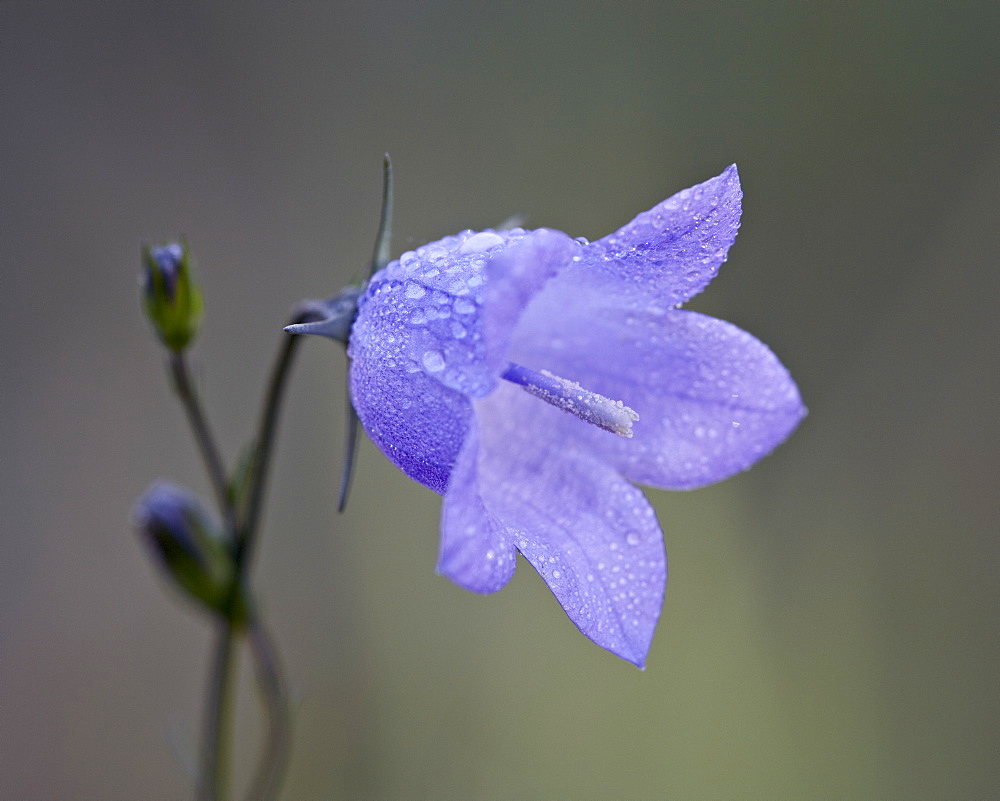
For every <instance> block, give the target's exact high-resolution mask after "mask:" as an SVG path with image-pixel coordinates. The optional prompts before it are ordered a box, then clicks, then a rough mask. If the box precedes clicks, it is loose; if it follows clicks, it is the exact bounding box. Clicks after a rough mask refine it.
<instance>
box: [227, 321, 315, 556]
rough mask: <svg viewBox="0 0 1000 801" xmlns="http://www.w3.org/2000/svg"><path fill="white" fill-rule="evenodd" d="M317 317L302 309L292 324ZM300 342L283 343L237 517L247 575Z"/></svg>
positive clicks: (290, 339) (238, 553)
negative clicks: (272, 456)
mask: <svg viewBox="0 0 1000 801" xmlns="http://www.w3.org/2000/svg"><path fill="white" fill-rule="evenodd" d="M318 317H319V315H318V314H317V312H316V311H315V310H312V309H303V310H300V311H298V312H297V313H296V314H294V315H293V317H292V320H291V323H290V324H292V325H294V324H296V323H304V322H309V321H312V320H316V319H318ZM299 339H300V337H297V336H289V337H287V338H286V339H285V341H284V343H283V344H282V346H281V349H280V350H279V352H278V357H277V359H276V360H275V363H274V367H273V368H272V370H271V379H270V381H269V383H268V387H267V393H266V395H265V398H264V407H263V409H262V411H261V415H260V423H259V426H258V429H257V439H256V445H255V447H254V455H253V463H252V467H251V473H250V479H249V480H250V487H249V491H248V492H246V493H245V495H244V497H245V498H246V504H245V508H244V509H241V510H238V513H239V516H238V518H237V521H238V522H237V539H236V560H237V566H238V568H239V569H240V570H241V571H244V572H245V569H246V565H248V564H249V563H250V561H251V560H252V558H253V546H254V544H255V540H256V536H257V527H258V525H259V524H260V513H261V507H262V504H263V500H264V489H265V487H266V485H267V475H268V468H269V467H270V461H271V449H272V447H273V446H274V437H275V434H276V433H277V429H278V413H279V412H280V411H281V402H282V400H283V399H284V394H285V384H286V379H287V377H288V372H289V370H290V369H291V367H292V362H293V361H294V358H295V352H296V350H297V349H298V343H299Z"/></svg>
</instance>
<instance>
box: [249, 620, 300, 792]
mask: <svg viewBox="0 0 1000 801" xmlns="http://www.w3.org/2000/svg"><path fill="white" fill-rule="evenodd" d="M247 637H248V639H249V641H250V651H251V652H252V654H253V657H254V661H255V662H256V668H257V670H256V676H257V687H258V690H259V691H260V694H261V697H262V700H263V702H264V706H265V708H266V709H267V718H268V735H267V741H266V743H265V744H264V753H263V756H262V758H261V762H260V765H259V766H258V768H257V773H256V775H255V776H254V780H253V783H252V784H251V787H250V792H249V794H248V795H247V798H248V799H251V800H252V801H266V799H270V798H275V797H276V796H277V792H278V788H279V787H280V786H281V780H282V778H283V777H284V775H285V768H286V767H287V766H288V755H289V751H290V749H291V722H290V710H289V708H288V695H287V693H286V691H285V687H284V679H283V678H282V674H281V669H280V667H279V665H278V657H277V650H276V649H275V647H274V643H273V641H272V640H271V638H270V636H269V635H268V633H267V631H266V629H265V628H264V626H263V624H262V623H261V621H260V618H259V617H257V616H254V617H253V618H252V619H251V621H250V626H249V628H248V629H247Z"/></svg>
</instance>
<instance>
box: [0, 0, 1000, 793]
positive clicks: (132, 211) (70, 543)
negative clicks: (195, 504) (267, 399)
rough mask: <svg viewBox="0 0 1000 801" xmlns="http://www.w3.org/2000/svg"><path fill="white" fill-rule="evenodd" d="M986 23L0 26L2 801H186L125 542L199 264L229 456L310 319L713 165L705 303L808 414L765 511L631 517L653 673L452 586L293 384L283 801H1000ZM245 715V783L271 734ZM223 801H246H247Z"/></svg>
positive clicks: (542, 608)
mask: <svg viewBox="0 0 1000 801" xmlns="http://www.w3.org/2000/svg"><path fill="white" fill-rule="evenodd" d="M998 16H1000V15H998V13H997V10H996V5H995V4H993V3H988V2H982V3H970V4H963V3H900V4H891V3H877V4H876V3H851V2H847V3H830V4H817V3H801V2H786V3H740V4H726V5H722V4H713V3H655V4H654V3H649V4H631V3H628V4H625V3H622V4H561V3H550V2H533V3H526V4H514V3H506V4H505V3H496V2H494V3H458V2H439V3H422V4H419V5H418V4H410V3H403V2H398V3H384V2H383V3H379V2H367V3H360V2H359V3H327V4H317V5H306V4H289V3H281V4H278V3H270V4H256V5H243V4H218V5H205V4H201V3H196V4H195V3H176V2H175V3H170V4H159V5H142V4H137V3H119V4H85V3H66V4H39V3H32V4H26V3H17V2H9V1H8V2H3V3H2V4H0V142H2V147H0V170H2V174H0V204H2V206H0V226H2V228H0V259H2V289H3V291H2V294H0V303H2V313H0V332H2V342H3V343H4V345H3V349H2V352H0V364H2V397H0V404H2V405H0V421H2V423H0V425H2V432H3V451H2V454H3V455H2V458H0V508H2V511H3V516H2V520H3V522H2V533H0V709H2V712H0V796H3V797H4V798H12V799H13V798H18V799H20V798H32V799H68V798H73V799H134V798H157V799H158V798H164V799H166V798H179V797H184V796H185V795H186V794H187V793H188V788H189V786H190V784H189V781H190V780H189V777H188V775H187V773H186V767H185V766H186V764H187V762H188V761H189V757H190V755H191V753H192V749H193V747H194V738H195V736H196V734H197V730H198V727H199V724H200V708H201V697H202V691H203V684H204V680H205V675H206V671H207V666H208V659H209V645H210V631H209V628H208V626H207V625H206V621H205V620H204V619H203V618H202V617H200V616H199V615H198V614H196V613H194V612H193V610H192V609H191V608H189V607H188V606H187V605H185V604H182V603H179V602H178V600H177V598H176V597H175V596H174V595H173V593H172V592H170V590H169V588H167V587H166V586H165V585H164V583H163V582H162V581H161V580H160V579H159V577H158V576H157V575H156V574H155V572H154V570H153V569H152V567H151V565H150V564H149V563H148V560H147V558H146V554H145V552H144V551H143V549H142V548H141V547H140V544H139V542H138V541H137V540H136V538H135V536H134V534H133V532H132V531H131V529H130V527H129V523H128V512H129V508H130V506H131V504H132V501H133V499H134V498H135V497H136V496H137V495H138V494H139V493H140V492H142V491H143V490H144V489H145V487H146V486H147V485H148V484H149V483H150V482H151V481H152V480H154V479H155V478H157V477H160V476H163V477H168V478H171V479H174V480H176V481H180V482H183V483H187V484H189V485H190V486H192V487H193V488H194V489H196V490H197V491H199V492H201V493H203V494H204V495H205V496H206V497H207V496H208V493H207V492H206V489H207V488H206V484H205V481H204V480H203V478H202V475H201V472H200V465H199V463H198V461H197V456H196V453H195V451H194V449H193V447H192V445H191V442H190V437H189V435H188V433H187V431H186V429H185V427H184V423H183V418H182V415H181V412H180V410H179V408H178V407H177V406H176V404H175V402H174V401H173V399H172V398H171V396H170V393H169V390H168V385H167V381H166V379H165V376H164V374H163V370H162V359H161V354H160V352H159V351H158V349H157V347H156V345H155V344H154V342H153V340H152V338H151V336H150V335H149V333H148V331H147V329H146V326H145V323H144V321H143V319H142V318H141V316H140V314H139V311H138V306H137V303H136V276H137V272H138V267H139V264H138V250H139V243H140V242H142V241H157V240H160V239H163V238H166V237H170V236H174V235H177V234H184V235H186V236H187V237H188V239H189V240H190V242H191V244H192V247H193V249H194V253H195V258H196V262H197V275H198V277H199V278H200V280H201V282H202V284H203V287H204V291H205V296H206V306H207V314H206V318H205V323H204V326H203V334H202V337H201V339H200V341H199V343H198V346H197V348H196V351H195V357H196V362H197V366H198V374H199V377H200V381H201V385H202V387H203V390H204V393H205V396H206V401H207V403H208V404H209V406H210V408H211V410H212V413H213V418H214V420H215V423H216V427H217V429H218V432H219V434H220V437H221V439H222V440H223V442H224V445H225V448H226V452H227V454H229V455H230V456H234V455H235V454H236V452H237V451H238V449H239V447H240V446H241V444H242V442H243V440H244V437H245V436H246V435H247V434H248V433H249V431H250V429H251V427H252V425H253V420H254V417H255V415H256V409H257V403H258V396H259V390H260V387H261V385H262V382H263V378H264V375H265V373H266V369H267V365H268V363H269V361H270V358H271V355H272V353H273V352H274V350H275V348H276V347H277V342H278V340H279V337H280V336H281V334H280V331H279V328H280V326H281V325H282V323H283V321H284V318H285V314H286V311H287V309H289V308H290V306H291V305H292V304H293V303H294V302H296V301H297V300H299V299H300V298H303V297H309V296H312V297H315V296H323V295H326V294H331V293H332V292H334V291H335V290H337V289H338V288H339V287H340V286H342V285H343V284H344V283H346V282H347V281H348V280H349V279H350V278H351V277H352V275H353V274H355V273H356V271H357V270H359V269H360V268H361V267H362V266H363V265H364V263H365V262H366V260H367V259H368V257H369V254H370V250H371V242H372V237H373V234H374V229H375V226H376V222H377V212H378V196H379V189H380V160H381V154H382V152H383V151H384V150H388V151H390V152H391V153H392V155H393V158H394V162H395V165H396V170H397V172H396V174H397V190H398V191H397V206H396V220H397V226H396V239H395V246H394V252H395V253H396V254H397V255H398V254H399V253H400V252H402V251H403V250H405V249H408V248H411V247H413V246H415V245H416V244H419V243H422V242H425V241H428V240H431V239H435V238H438V237H439V236H442V235H445V234H448V233H453V232H455V231H458V230H460V229H462V228H466V227H473V228H478V227H486V226H489V225H493V224H496V223H498V222H499V221H500V220H503V219H504V218H506V217H507V216H508V215H510V214H512V213H514V212H524V213H526V214H527V215H528V220H529V223H530V224H533V225H547V226H551V227H555V228H560V229H563V230H566V231H568V232H569V233H571V234H572V235H574V236H577V235H585V236H588V237H591V238H594V237H598V236H601V235H603V234H605V233H607V232H609V231H611V230H613V229H614V228H616V227H617V226H619V225H621V224H622V223H624V222H626V221H627V220H628V219H630V218H631V217H632V216H633V215H634V214H635V213H637V212H638V211H640V210H643V209H646V208H648V207H649V206H651V205H653V204H654V203H656V202H657V201H659V200H661V199H663V198H664V197H666V196H667V195H669V194H671V193H673V192H674V191H676V190H679V189H681V188H683V187H686V186H688V185H690V184H693V183H696V182H698V181H702V180H704V179H706V178H708V177H710V176H712V175H715V174H717V173H718V172H720V171H721V170H722V169H723V168H724V167H725V166H726V165H728V164H729V163H731V162H733V161H735V162H737V163H738V164H739V166H740V172H741V175H742V178H743V183H744V189H745V192H746V199H745V206H744V217H743V228H742V231H741V233H740V236H739V238H738V241H737V243H736V246H735V247H734V249H733V251H732V252H731V257H730V261H729V262H728V263H727V264H726V265H725V266H724V267H723V270H722V273H721V275H720V277H719V278H718V279H717V280H716V281H715V282H714V284H713V285H712V286H711V288H710V290H709V291H708V292H707V293H706V294H705V295H704V296H702V297H700V298H698V299H697V301H696V302H695V303H694V304H693V306H694V308H697V309H700V310H702V311H705V312H707V313H710V314H715V315H717V316H720V317H724V318H726V319H729V320H732V321H734V322H736V323H737V324H739V325H741V326H742V327H744V328H747V329H748V330H750V331H752V332H753V333H755V334H756V335H758V336H759V337H760V338H761V339H763V340H764V341H765V342H767V343H768V344H769V345H771V346H772V347H773V349H774V350H775V351H776V352H777V353H778V354H779V355H780V356H781V358H782V359H783V360H784V362H785V363H786V364H787V365H788V366H789V367H790V369H791V370H792V372H793V374H794V375H795V376H796V378H797V380H798V381H799V384H800V387H801V389H802V393H803V395H804V397H805V399H806V402H807V404H808V405H809V407H810V412H811V414H810V416H809V418H808V419H807V420H806V421H805V423H804V424H803V425H802V427H801V429H800V430H799V431H798V432H797V433H796V434H795V436H794V437H793V438H792V439H791V440H790V442H789V443H788V444H786V445H785V446H784V447H783V448H781V449H779V451H778V452H777V453H776V454H775V455H773V456H772V457H770V458H768V459H766V460H765V461H764V462H762V463H761V464H760V465H759V466H757V467H756V468H755V469H754V470H753V471H752V472H750V473H747V474H744V475H741V476H739V477H737V478H734V479H733V480H731V481H729V482H727V483H725V484H722V485H719V486H716V487H712V488H709V489H705V490H701V491H698V492H694V493H666V492H655V491H654V492H651V493H650V497H651V499H652V501H653V503H654V504H655V505H656V507H657V510H658V512H659V515H660V520H661V522H662V525H663V528H664V530H665V534H666V540H667V548H668V552H669V555H670V569H671V578H670V585H669V588H668V591H667V599H666V605H665V608H664V612H663V617H662V620H661V623H660V626H659V630H658V632H657V636H656V639H655V640H654V643H653V649H652V652H651V654H650V658H649V663H648V668H647V670H646V671H645V672H639V671H637V670H635V669H634V668H632V667H631V666H629V665H627V664H625V663H624V662H622V661H620V660H617V659H615V658H614V657H611V656H610V655H608V654H606V653H604V652H602V651H601V650H599V649H598V648H596V647H595V646H593V645H592V644H590V643H589V642H588V641H587V640H585V639H584V638H583V637H582V636H580V635H579V633H577V631H576V630H575V629H574V627H573V626H572V625H571V624H570V623H569V622H568V621H567V620H566V619H565V617H564V615H563V613H562V612H561V610H560V609H559V608H558V605H557V604H556V603H555V602H554V601H553V600H552V598H551V596H550V595H549V594H548V592H547V590H546V589H545V587H544V585H543V584H542V582H541V581H540V580H539V579H538V577H537V576H536V575H535V574H534V573H533V572H532V571H531V570H530V568H528V567H527V566H526V565H522V567H521V569H520V571H519V573H518V575H517V576H516V577H515V579H514V580H513V581H512V583H511V585H510V586H509V587H508V588H506V589H505V590H504V591H503V592H501V593H500V594H498V595H495V596H491V597H487V598H482V597H478V596H474V595H471V594H468V593H465V592H462V591H461V590H459V589H457V588H456V587H454V586H452V585H451V584H449V583H448V582H447V581H446V580H444V579H442V578H439V577H437V576H435V575H434V571H433V567H434V561H435V556H436V549H437V526H438V512H439V499H438V498H437V496H435V495H433V493H431V492H429V491H428V490H425V489H423V488H422V487H420V486H418V485H415V484H413V483H411V482H410V481H408V480H407V479H406V478H404V477H403V476H402V475H400V474H399V473H397V472H396V471H395V470H393V469H392V468H391V467H390V465H389V464H388V463H387V462H386V460H385V459H384V458H383V457H382V456H381V454H379V453H378V452H377V451H376V450H375V449H374V448H373V447H371V445H370V444H368V443H365V446H364V448H363V449H362V452H361V458H360V464H359V471H358V477H357V483H356V487H355V490H356V491H355V494H354V496H353V498H352V502H351V504H350V507H349V509H348V511H347V513H346V514H345V515H343V516H338V515H337V514H336V512H335V509H334V505H335V497H334V496H335V488H336V483H337V479H338V475H339V462H340V448H341V444H342V417H343V409H342V405H343V391H344V389H343V380H344V379H343V374H344V358H343V356H342V354H341V353H340V352H338V350H337V348H336V347H334V346H332V345H329V344H328V343H324V342H319V341H311V342H309V343H307V345H308V346H307V347H305V348H304V349H303V351H304V352H303V358H302V360H301V362H300V363H299V365H298V369H297V370H296V373H295V375H294V378H293V384H292V388H291V393H290V396H289V404H288V409H287V415H286V418H285V421H284V422H285V425H284V428H283V431H282V437H281V440H280V443H279V450H278V454H277V462H276V473H275V481H274V483H273V485H272V493H271V495H270V498H269V503H268V514H267V520H266V529H265V532H264V540H263V543H262V549H261V552H260V554H259V556H260V560H259V563H258V569H257V571H256V573H255V575H256V577H257V579H258V580H259V582H258V583H259V587H260V593H261V597H262V603H263V606H264V608H265V611H266V613H267V616H268V619H269V621H270V623H271V625H272V628H273V629H275V631H276V632H277V637H278V640H279V641H280V645H281V648H282V653H283V656H284V661H285V664H286V666H287V670H288V674H289V677H290V680H291V681H292V682H293V684H294V687H295V692H296V698H297V702H298V705H299V709H298V714H297V722H296V730H295V733H296V738H295V753H294V757H293V763H292V765H291V771H290V774H289V777H288V781H287V784H286V792H285V794H284V797H285V798H287V799H313V798H317V799H318V798H329V797H351V798H407V799H411V798H412V799H418V798H433V799H449V798H454V799H470V798H476V799H520V798H573V799H617V798H628V799H645V798H649V799H658V798H685V799H686V798H716V799H717V798H793V797H794V798H831V799H847V798H857V799H870V798H886V799H895V798H898V799H921V798H928V799H936V798H938V799H939V798H945V797H947V798H951V799H966V798H967V799H973V798H984V797H987V796H988V795H991V793H992V792H995V790H996V786H997V784H998V778H1000V777H998V768H997V765H996V751H997V742H996V740H997V735H996V731H997V715H998V703H997V701H998V697H997V696H998V691H997V686H998V681H997V679H998V666H1000V659H998V657H1000V649H998V641H1000V638H998V636H997V635H998V630H997V628H998V627H997V620H998V616H997V612H998V590H997V566H998V559H997V557H998V544H997V536H996V535H997V530H998V526H997V523H998V515H997V468H998V465H997V461H998V460H997V454H998V446H1000V442H998V425H997V396H998V390H1000V387H998V381H997V376H998V372H1000V371H998V370H997V360H996V351H997V342H998V340H997V333H998V331H997V324H996V317H997V315H996V304H997V299H998V292H997V290H998V281H997V254H998V252H1000V242H998V238H1000V237H998V228H1000V226H998V224H997V200H998V197H997V187H998V186H1000V180H998V179H1000V148H998V146H997V122H998V120H997V109H998V99H1000V98H998V84H1000V69H998V64H997V46H996V31H997V29H998V25H997V23H998V22H1000V19H998ZM251 688H252V684H251V682H250V681H249V674H245V675H244V680H243V684H242V689H241V693H242V694H241V707H240V717H239V727H240V730H239V744H238V748H239V751H240V755H241V756H240V760H239V763H238V771H239V775H240V778H241V780H245V778H246V776H247V775H248V772H249V769H250V766H251V758H252V755H253V752H254V749H255V748H256V745H257V742H258V740H257V738H258V735H259V726H258V718H257V709H256V707H255V704H254V697H253V694H252V689H251ZM241 786H242V785H241Z"/></svg>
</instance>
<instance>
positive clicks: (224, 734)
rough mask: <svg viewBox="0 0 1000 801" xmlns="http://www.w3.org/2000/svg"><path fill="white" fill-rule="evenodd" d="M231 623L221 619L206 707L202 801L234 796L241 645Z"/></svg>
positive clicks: (217, 800)
mask: <svg viewBox="0 0 1000 801" xmlns="http://www.w3.org/2000/svg"><path fill="white" fill-rule="evenodd" d="M235 634H236V632H235V628H234V626H233V623H232V621H231V620H229V619H228V618H225V617H220V618H219V621H218V632H217V633H216V641H215V655H214V658H213V661H212V678H211V683H210V684H209V688H208V700H207V704H206V708H205V733H204V737H205V740H204V744H203V749H204V750H203V753H202V766H201V785H200V787H199V788H198V799H199V801H225V800H226V799H228V798H229V796H230V786H229V767H230V760H231V748H230V745H231V743H232V729H233V712H234V703H233V701H234V700H235V698H234V696H235V689H236V685H235V682H233V681H232V676H233V674H234V673H235V670H234V666H235V663H236V657H237V651H238V643H237V639H236V636H235Z"/></svg>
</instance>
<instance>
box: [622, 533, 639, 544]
mask: <svg viewBox="0 0 1000 801" xmlns="http://www.w3.org/2000/svg"><path fill="white" fill-rule="evenodd" d="M625 542H627V543H628V544H629V545H638V544H639V535H638V534H637V533H636V532H634V531H630V532H629V533H628V534H626V535H625Z"/></svg>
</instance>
